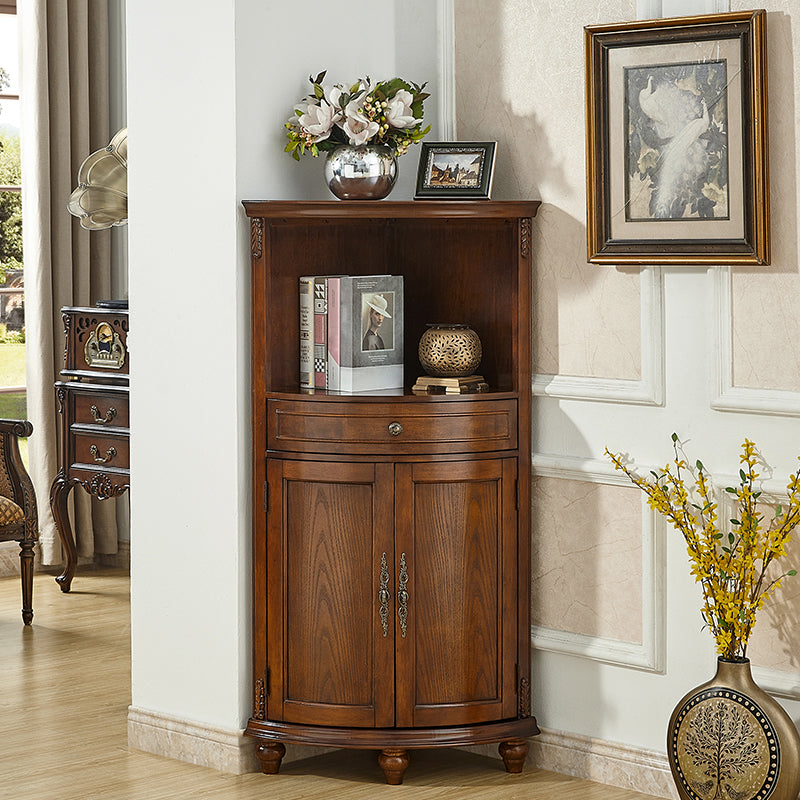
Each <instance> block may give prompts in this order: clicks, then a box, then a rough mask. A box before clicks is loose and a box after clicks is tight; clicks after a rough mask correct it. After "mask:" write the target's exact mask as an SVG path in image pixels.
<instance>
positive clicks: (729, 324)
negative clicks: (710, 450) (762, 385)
mask: <svg viewBox="0 0 800 800" xmlns="http://www.w3.org/2000/svg"><path fill="white" fill-rule="evenodd" d="M712 281H713V286H714V292H713V297H714V322H715V324H714V335H715V340H714V342H713V343H712V347H710V348H709V355H710V358H711V359H712V363H711V364H709V375H711V376H712V381H713V385H712V387H711V408H713V409H714V410H715V411H734V412H738V413H746V414H763V415H772V416H790V417H800V392H790V391H786V390H784V389H749V388H745V387H739V386H734V383H733V292H732V272H731V269H730V267H728V268H718V269H714V270H712Z"/></svg>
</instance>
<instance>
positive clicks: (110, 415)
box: [89, 406, 117, 425]
mask: <svg viewBox="0 0 800 800" xmlns="http://www.w3.org/2000/svg"><path fill="white" fill-rule="evenodd" d="M89 411H90V412H91V414H92V419H93V420H94V421H95V422H99V423H100V424H101V425H107V424H108V423H109V422H111V420H112V419H114V417H116V416H117V409H116V408H114V406H111V408H109V409H108V411H106V415H105V417H101V416H100V412H99V411H98V410H97V406H92V407H91V408H90V409H89Z"/></svg>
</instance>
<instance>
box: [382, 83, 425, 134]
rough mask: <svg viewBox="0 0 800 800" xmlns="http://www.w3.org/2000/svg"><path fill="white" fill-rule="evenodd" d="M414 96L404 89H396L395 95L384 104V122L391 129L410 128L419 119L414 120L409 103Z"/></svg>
mask: <svg viewBox="0 0 800 800" xmlns="http://www.w3.org/2000/svg"><path fill="white" fill-rule="evenodd" d="M413 102H414V95H413V94H411V92H408V91H406V90H405V89H398V91H397V94H395V96H394V97H393V98H392V99H391V100H388V101H387V103H386V121H387V122H388V123H389V125H390V126H391V127H392V128H411V127H413V126H414V125H416V124H417V123H418V122H422V120H421V119H414V112H413V111H412V110H411V103H413Z"/></svg>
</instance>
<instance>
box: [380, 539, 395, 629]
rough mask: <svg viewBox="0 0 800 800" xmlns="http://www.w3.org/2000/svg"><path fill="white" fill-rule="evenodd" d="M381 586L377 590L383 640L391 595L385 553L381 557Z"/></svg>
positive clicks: (387, 623) (387, 624)
mask: <svg viewBox="0 0 800 800" xmlns="http://www.w3.org/2000/svg"><path fill="white" fill-rule="evenodd" d="M380 580H381V586H380V589H378V602H379V603H380V608H379V611H380V615H381V627H382V628H383V638H384V639H385V638H386V637H387V636H388V634H389V603H390V602H391V600H392V595H391V593H390V592H389V567H388V566H387V564H386V553H384V554H383V555H382V556H381V573H380Z"/></svg>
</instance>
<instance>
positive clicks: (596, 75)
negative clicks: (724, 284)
mask: <svg viewBox="0 0 800 800" xmlns="http://www.w3.org/2000/svg"><path fill="white" fill-rule="evenodd" d="M584 30H585V34H584V35H585V47H586V167H587V223H586V226H587V239H588V260H589V261H590V262H591V263H594V264H638V265H646V264H656V265H658V264H669V265H687V266H692V265H704V264H722V265H729V264H750V265H754V264H756V265H763V264H769V260H770V236H769V164H768V152H767V149H768V148H767V131H768V128H767V52H766V12H765V11H763V10H759V11H743V12H734V13H729V14H711V15H702V16H696V17H680V18H670V19H650V20H641V21H637V22H627V23H623V24H614V25H597V26H589V27H587V28H585V29H584Z"/></svg>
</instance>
